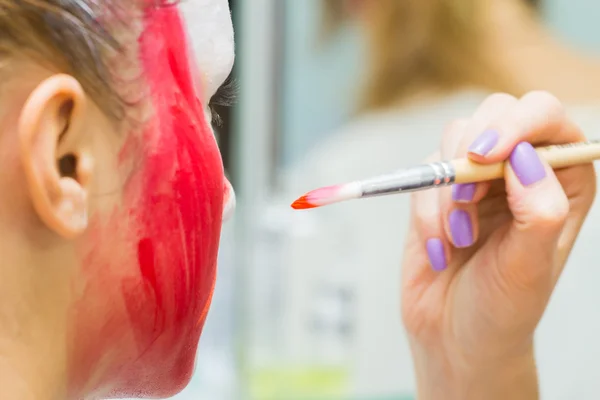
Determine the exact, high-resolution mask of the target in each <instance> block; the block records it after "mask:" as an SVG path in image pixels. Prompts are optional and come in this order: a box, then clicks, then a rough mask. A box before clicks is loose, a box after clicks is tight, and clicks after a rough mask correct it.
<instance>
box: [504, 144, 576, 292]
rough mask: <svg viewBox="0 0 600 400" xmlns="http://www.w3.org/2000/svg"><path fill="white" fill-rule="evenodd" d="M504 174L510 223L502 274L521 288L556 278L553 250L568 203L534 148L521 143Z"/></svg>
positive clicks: (554, 176) (513, 153)
mask: <svg viewBox="0 0 600 400" xmlns="http://www.w3.org/2000/svg"><path fill="white" fill-rule="evenodd" d="M506 168H507V170H506V173H505V181H506V190H507V194H508V205H509V207H510V209H511V212H512V214H513V222H512V224H511V227H510V229H509V232H508V233H507V240H506V241H504V243H505V244H506V246H507V248H505V249H503V250H502V252H503V254H505V255H506V256H505V257H506V258H507V260H506V261H507V262H503V263H501V264H499V268H504V271H501V272H502V273H504V274H506V276H507V277H508V278H509V279H510V280H511V281H512V282H515V283H517V284H519V285H520V287H531V284H532V283H534V282H539V281H540V279H541V281H542V282H543V281H545V280H547V279H551V278H552V277H553V276H555V274H554V273H552V271H548V266H549V265H556V264H557V263H555V262H553V261H554V260H550V259H545V258H548V257H554V256H555V254H556V251H555V249H556V247H557V244H558V241H559V238H560V236H561V233H562V230H563V228H564V226H565V222H566V220H567V216H568V214H569V201H568V199H567V196H566V194H565V192H564V191H563V188H562V186H561V184H560V182H559V181H558V179H557V177H556V175H555V173H554V171H553V170H552V168H551V167H550V166H549V165H548V164H547V163H546V162H545V161H543V160H541V159H540V157H539V156H538V154H537V153H536V151H535V149H534V148H533V146H531V145H530V144H528V143H521V144H519V145H517V146H516V147H515V149H514V150H513V152H512V153H511V155H510V158H509V163H508V165H507V167H506Z"/></svg>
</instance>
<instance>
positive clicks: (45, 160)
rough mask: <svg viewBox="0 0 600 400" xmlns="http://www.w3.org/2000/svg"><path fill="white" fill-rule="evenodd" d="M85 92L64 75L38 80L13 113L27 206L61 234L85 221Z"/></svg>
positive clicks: (88, 166)
mask: <svg viewBox="0 0 600 400" xmlns="http://www.w3.org/2000/svg"><path fill="white" fill-rule="evenodd" d="M86 102H87V98H86V96H85V93H84V91H83V88H82V87H81V85H80V84H79V82H78V81H77V80H76V79H75V78H73V77H71V76H69V75H63V74H59V75H54V76H51V77H50V78H48V79H46V80H44V81H43V82H42V83H40V84H39V85H38V86H37V87H36V88H35V89H34V90H33V92H32V93H31V95H30V96H29V98H28V99H27V101H26V103H25V105H24V107H23V109H22V112H21V115H20V117H19V126H18V129H19V141H20V150H21V154H20V155H21V161H22V164H23V166H24V170H25V176H26V179H27V186H28V188H29V193H30V195H31V199H32V203H33V206H34V208H35V210H36V212H37V214H38V215H39V217H40V219H41V220H42V221H43V222H44V223H45V224H46V226H47V227H48V228H50V229H51V230H53V231H55V232H56V233H57V234H59V235H62V236H64V237H67V238H73V237H75V236H77V235H79V234H81V233H82V232H83V231H84V230H85V229H86V227H87V224H88V218H87V215H88V201H87V198H88V190H89V187H90V182H89V181H90V177H91V173H92V165H93V159H92V156H91V152H90V149H89V148H87V147H86V145H85V144H86V143H89V141H88V140H83V139H84V138H83V136H84V135H85V134H86V132H85V131H84V127H85V124H84V121H85V118H86Z"/></svg>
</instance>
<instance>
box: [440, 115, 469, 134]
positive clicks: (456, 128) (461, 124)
mask: <svg viewBox="0 0 600 400" xmlns="http://www.w3.org/2000/svg"><path fill="white" fill-rule="evenodd" d="M468 124H469V119H468V118H457V119H454V120H452V121H450V122H449V123H448V124H447V125H446V128H445V129H444V136H450V137H454V136H456V135H457V134H458V132H460V131H462V130H463V129H464V128H465V127H466V126H467V125H468Z"/></svg>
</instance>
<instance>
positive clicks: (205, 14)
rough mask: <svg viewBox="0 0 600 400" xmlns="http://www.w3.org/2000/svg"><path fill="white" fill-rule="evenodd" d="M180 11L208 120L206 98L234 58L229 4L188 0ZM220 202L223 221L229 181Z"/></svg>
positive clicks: (228, 212) (230, 195) (228, 207)
mask: <svg viewBox="0 0 600 400" xmlns="http://www.w3.org/2000/svg"><path fill="white" fill-rule="evenodd" d="M181 11H182V12H183V15H184V17H185V20H186V24H187V27H188V30H189V36H190V41H191V43H192V48H193V51H194V55H195V58H196V62H197V65H198V68H199V70H200V71H199V73H200V79H201V80H202V82H201V88H200V90H201V92H202V93H201V96H202V103H203V104H204V105H205V113H206V115H207V120H209V121H210V119H211V116H210V111H209V110H208V107H207V106H208V104H209V101H210V99H211V97H212V96H213V95H214V94H215V93H216V92H217V90H218V89H219V87H220V86H221V85H222V84H223V82H225V80H226V79H227V76H229V73H230V72H231V69H232V68H233V62H234V59H235V45H234V37H233V23H232V21H231V12H230V10H229V3H228V2H227V0H188V1H184V2H182V4H181ZM224 202H225V204H224V208H223V221H226V220H228V219H229V218H230V217H231V216H232V215H233V213H234V211H235V206H236V197H235V191H234V190H233V187H232V186H231V184H230V183H229V182H226V188H225V192H224Z"/></svg>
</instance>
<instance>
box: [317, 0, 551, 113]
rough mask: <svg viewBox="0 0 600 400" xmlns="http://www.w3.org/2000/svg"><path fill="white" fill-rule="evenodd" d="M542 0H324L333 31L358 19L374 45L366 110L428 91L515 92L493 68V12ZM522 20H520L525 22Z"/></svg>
mask: <svg viewBox="0 0 600 400" xmlns="http://www.w3.org/2000/svg"><path fill="white" fill-rule="evenodd" d="M540 4H541V0H402V1H398V0H324V2H323V5H324V16H325V27H326V29H327V30H331V29H332V28H335V27H336V26H338V25H339V23H340V22H342V21H343V20H344V19H346V18H347V17H349V16H351V15H358V16H359V19H360V20H361V22H362V26H363V27H364V28H365V32H366V37H367V46H368V57H367V59H368V60H369V65H368V68H369V70H368V76H367V82H366V84H367V87H366V93H365V96H364V101H363V104H362V106H363V108H366V109H372V108H382V107H388V106H390V105H393V104H395V103H397V102H398V101H400V100H403V99H404V98H405V97H407V96H409V95H411V94H413V93H415V92H417V91H419V90H422V89H423V88H424V87H429V88H433V89H435V90H438V91H439V90H441V91H451V90H455V89H460V88H462V87H464V86H468V85H475V86H483V87H487V88H488V89H492V90H504V91H509V90H511V89H513V88H512V87H509V86H510V83H507V82H505V81H504V78H503V77H502V76H501V74H500V73H499V72H498V71H496V66H494V65H488V64H486V63H487V59H486V58H485V55H487V53H488V49H487V48H486V47H487V46H488V44H489V43H488V42H487V41H486V38H488V37H489V35H490V34H491V33H492V34H493V33H494V32H491V31H492V30H494V29H497V28H496V27H495V26H494V24H493V23H490V19H489V14H490V13H492V14H493V13H496V14H499V13H503V12H504V11H505V10H504V9H506V8H519V9H521V10H522V11H524V12H525V13H530V12H531V11H534V12H535V11H537V10H538V9H539V8H540ZM522 21H523V20H522V19H515V20H514V23H515V24H519V23H520V22H522ZM517 28H518V27H517Z"/></svg>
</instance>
